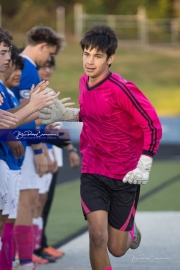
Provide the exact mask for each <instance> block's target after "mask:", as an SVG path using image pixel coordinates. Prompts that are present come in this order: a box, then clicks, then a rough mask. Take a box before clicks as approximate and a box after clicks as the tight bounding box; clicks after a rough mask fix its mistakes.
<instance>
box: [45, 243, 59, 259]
mask: <svg viewBox="0 0 180 270" xmlns="http://www.w3.org/2000/svg"><path fill="white" fill-rule="evenodd" d="M43 252H45V253H47V254H48V255H50V256H52V257H54V258H61V257H62V256H63V255H64V252H63V251H61V250H57V249H55V248H53V247H51V246H49V247H47V248H44V249H43Z"/></svg>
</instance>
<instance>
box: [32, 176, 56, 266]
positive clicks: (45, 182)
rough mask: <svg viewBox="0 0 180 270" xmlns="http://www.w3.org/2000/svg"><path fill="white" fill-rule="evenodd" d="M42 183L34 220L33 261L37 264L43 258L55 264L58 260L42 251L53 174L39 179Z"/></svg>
mask: <svg viewBox="0 0 180 270" xmlns="http://www.w3.org/2000/svg"><path fill="white" fill-rule="evenodd" d="M39 181H40V182H41V187H40V189H39V195H38V200H37V206H36V211H35V214H34V218H33V229H34V240H35V243H34V255H35V256H34V257H33V261H34V262H37V261H38V260H39V258H42V259H44V260H46V261H48V262H55V261H56V259H55V258H53V257H52V256H50V255H49V254H45V253H44V252H43V251H42V250H41V238H42V232H43V218H42V213H43V208H44V205H45V203H46V200H47V194H48V190H49V186H50V182H51V174H49V173H47V174H44V175H43V176H42V177H41V179H39Z"/></svg>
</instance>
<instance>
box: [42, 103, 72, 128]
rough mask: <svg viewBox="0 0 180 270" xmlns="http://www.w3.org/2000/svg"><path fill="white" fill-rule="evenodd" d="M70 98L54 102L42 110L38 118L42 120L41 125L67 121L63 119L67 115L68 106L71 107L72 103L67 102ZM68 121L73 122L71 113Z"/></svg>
mask: <svg viewBox="0 0 180 270" xmlns="http://www.w3.org/2000/svg"><path fill="white" fill-rule="evenodd" d="M70 99H71V98H63V99H61V100H54V103H53V105H51V106H48V107H46V108H44V109H42V110H41V111H40V112H41V113H40V115H39V118H41V119H43V121H42V123H43V124H51V123H54V122H57V121H61V120H62V121H68V120H67V119H65V118H64V116H65V115H67V113H68V110H69V109H68V108H67V107H69V106H73V105H74V102H67V101H69V100H70ZM69 120H71V121H73V113H70V115H69Z"/></svg>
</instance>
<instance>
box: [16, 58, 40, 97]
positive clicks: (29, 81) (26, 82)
mask: <svg viewBox="0 0 180 270" xmlns="http://www.w3.org/2000/svg"><path fill="white" fill-rule="evenodd" d="M22 57H23V59H24V68H23V70H22V75H21V80H20V84H19V85H18V86H17V87H13V88H12V91H13V93H14V94H15V96H16V97H17V99H18V100H19V99H24V98H29V91H30V90H31V87H32V85H33V84H34V85H35V86H36V85H37V84H38V83H39V82H40V81H41V79H40V77H39V74H38V71H37V66H36V64H35V63H34V62H33V61H32V60H31V59H30V58H29V57H27V56H24V55H22Z"/></svg>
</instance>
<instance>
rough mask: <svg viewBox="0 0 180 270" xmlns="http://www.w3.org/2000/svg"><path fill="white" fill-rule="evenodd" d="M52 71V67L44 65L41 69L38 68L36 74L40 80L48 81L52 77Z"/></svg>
mask: <svg viewBox="0 0 180 270" xmlns="http://www.w3.org/2000/svg"><path fill="white" fill-rule="evenodd" d="M53 70H54V67H53V66H49V65H46V64H45V65H44V66H43V67H40V69H39V70H38V73H39V76H40V78H41V79H42V80H45V81H49V80H50V78H51V76H52V73H53Z"/></svg>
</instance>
